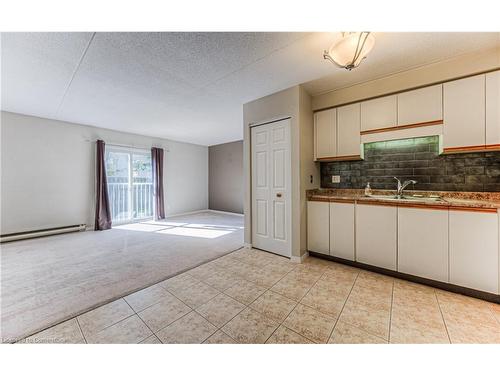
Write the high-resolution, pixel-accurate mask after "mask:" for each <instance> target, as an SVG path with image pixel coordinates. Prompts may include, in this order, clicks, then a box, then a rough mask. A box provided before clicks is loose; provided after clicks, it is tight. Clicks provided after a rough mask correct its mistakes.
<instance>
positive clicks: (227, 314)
mask: <svg viewBox="0 0 500 375" xmlns="http://www.w3.org/2000/svg"><path fill="white" fill-rule="evenodd" d="M23 342H29V343H144V344H160V343H208V344H221V343H227V344H233V343H268V344H272V343H274V344H280V343H298V344H306V343H333V344H354V343H373V344H375V343H377V344H378V343H381V344H382V343H500V306H499V305H496V304H492V303H488V302H485V301H481V300H477V299H473V298H469V297H464V296H461V295H458V294H454V293H449V292H445V291H441V290H438V289H433V288H430V287H426V286H423V285H418V284H413V283H410V282H406V281H402V280H399V279H394V278H390V277H387V276H383V275H379V274H376V273H371V272H367V271H363V270H359V269H357V268H352V267H348V266H345V265H341V264H338V263H334V262H329V261H325V260H321V259H317V258H307V259H306V261H305V262H304V263H302V264H295V263H291V262H290V261H289V260H287V259H285V258H282V257H279V256H275V255H272V254H269V253H266V252H263V251H259V250H255V249H242V250H238V251H236V252H233V253H231V254H229V255H226V256H224V257H222V258H219V259H216V260H214V261H212V262H210V263H207V264H204V265H202V266H199V267H197V268H195V269H192V270H190V271H188V272H186V273H183V274H180V275H178V276H175V277H173V278H171V279H168V280H166V281H163V282H161V283H159V284H156V285H153V286H151V287H149V288H146V289H143V290H141V291H139V292H136V293H134V294H131V295H129V296H126V297H125V298H121V299H118V300H116V301H114V302H111V303H109V304H107V305H104V306H101V307H99V308H97V309H95V310H92V311H89V312H87V313H85V314H82V315H80V316H77V317H76V318H73V319H70V320H67V321H65V322H63V323H61V324H59V325H56V326H54V327H52V328H49V329H47V330H45V331H42V332H39V333H37V334H35V335H33V336H30V337H28V338H27V339H26V340H23Z"/></svg>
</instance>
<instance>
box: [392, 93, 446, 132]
mask: <svg viewBox="0 0 500 375" xmlns="http://www.w3.org/2000/svg"><path fill="white" fill-rule="evenodd" d="M442 119H443V85H435V86H429V87H424V88H422V89H418V90H412V91H407V92H404V93H401V94H398V125H399V126H400V125H410V124H420V123H424V122H431V121H438V120H442Z"/></svg>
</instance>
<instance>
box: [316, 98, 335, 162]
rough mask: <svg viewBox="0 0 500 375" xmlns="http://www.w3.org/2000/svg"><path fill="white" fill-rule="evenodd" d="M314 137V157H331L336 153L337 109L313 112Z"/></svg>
mask: <svg viewBox="0 0 500 375" xmlns="http://www.w3.org/2000/svg"><path fill="white" fill-rule="evenodd" d="M314 129H315V137H316V155H315V159H320V158H331V157H334V156H336V155H337V109H335V108H334V109H328V110H326V111H320V112H316V113H315V114H314Z"/></svg>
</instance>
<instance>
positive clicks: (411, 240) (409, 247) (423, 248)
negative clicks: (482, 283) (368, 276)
mask: <svg viewBox="0 0 500 375" xmlns="http://www.w3.org/2000/svg"><path fill="white" fill-rule="evenodd" d="M398 271H399V272H403V273H407V274H410V275H415V276H420V277H425V278H427V279H433V280H438V281H442V282H448V210H447V209H446V210H437V209H422V208H403V207H399V208H398Z"/></svg>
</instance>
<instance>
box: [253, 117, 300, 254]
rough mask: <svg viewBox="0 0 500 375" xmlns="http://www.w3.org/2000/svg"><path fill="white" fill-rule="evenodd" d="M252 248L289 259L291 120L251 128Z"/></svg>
mask: <svg viewBox="0 0 500 375" xmlns="http://www.w3.org/2000/svg"><path fill="white" fill-rule="evenodd" d="M251 148H252V245H253V246H254V247H256V248H259V249H262V250H267V251H270V252H273V253H276V254H279V255H284V256H287V257H290V256H291V241H290V232H291V186H290V185H291V160H290V120H289V119H285V120H281V121H276V122H272V123H269V124H264V125H258V126H254V127H253V128H252V129H251Z"/></svg>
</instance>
